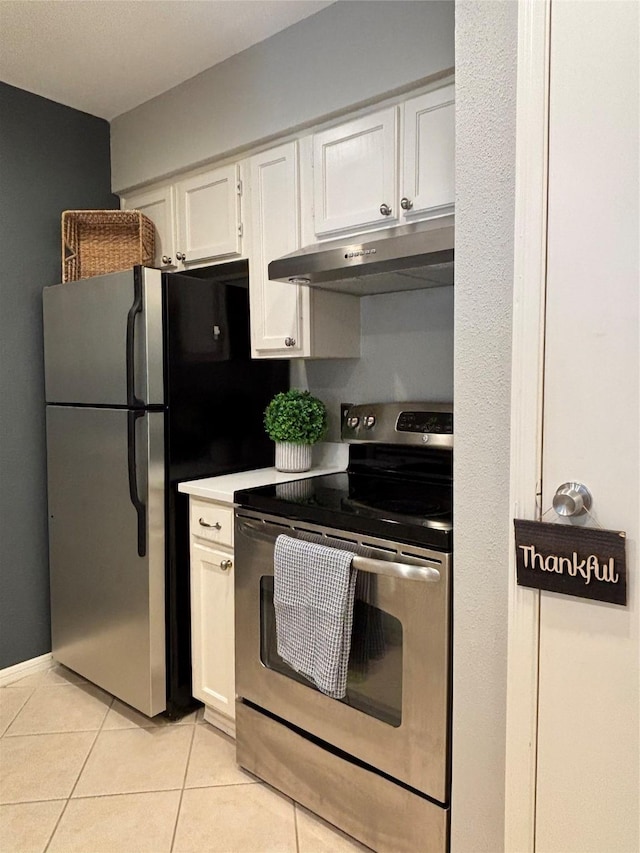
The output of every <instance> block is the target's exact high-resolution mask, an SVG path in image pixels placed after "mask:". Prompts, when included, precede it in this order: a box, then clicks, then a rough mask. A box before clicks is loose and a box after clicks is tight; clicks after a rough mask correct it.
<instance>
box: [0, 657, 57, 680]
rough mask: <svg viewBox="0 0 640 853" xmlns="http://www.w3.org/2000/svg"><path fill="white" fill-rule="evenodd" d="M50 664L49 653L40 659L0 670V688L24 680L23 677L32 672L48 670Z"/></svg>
mask: <svg viewBox="0 0 640 853" xmlns="http://www.w3.org/2000/svg"><path fill="white" fill-rule="evenodd" d="M52 664H53V658H52V656H51V652H49V653H48V654H46V655H40V657H37V658H31V660H24V661H22V663H16V664H14V665H13V666H7V667H5V668H4V669H0V687H5V686H6V685H7V684H11V682H12V681H18V680H19V679H20V678H24V677H25V675H33V674H34V672H40V670H43V669H49V667H50V666H51V665H52Z"/></svg>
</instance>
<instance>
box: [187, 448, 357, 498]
mask: <svg viewBox="0 0 640 853" xmlns="http://www.w3.org/2000/svg"><path fill="white" fill-rule="evenodd" d="M313 450H314V460H313V467H312V468H310V469H309V471H300V472H298V473H285V472H283V471H277V470H276V469H275V468H258V469H257V470H254V471H239V472H238V473H237V474H222V475H221V476H219V477H205V478H203V479H201V480H187V481H186V482H184V483H179V485H178V491H179V492H185V493H186V494H188V495H192V496H193V497H197V498H204V499H205V500H210V501H220V502H222V503H233V495H234V492H238V491H240V489H252V488H255V487H257V486H270V485H273V484H275V483H289V482H291V481H292V480H303V479H305V478H306V477H319V476H321V475H322V474H335V473H336V472H338V471H344V470H345V469H346V467H347V462H348V447H347V445H346V444H339V443H330V442H324V443H323V444H319V445H317V446H316V447H314V448H313Z"/></svg>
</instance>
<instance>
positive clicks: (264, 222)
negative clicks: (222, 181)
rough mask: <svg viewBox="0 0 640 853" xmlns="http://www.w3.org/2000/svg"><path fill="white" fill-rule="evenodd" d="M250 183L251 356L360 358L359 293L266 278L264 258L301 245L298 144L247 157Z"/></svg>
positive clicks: (266, 260)
mask: <svg viewBox="0 0 640 853" xmlns="http://www.w3.org/2000/svg"><path fill="white" fill-rule="evenodd" d="M249 184H250V199H249V207H250V211H251V213H250V218H249V221H250V224H251V249H250V252H249V273H250V275H249V287H250V300H251V343H252V354H253V356H254V358H283V357H284V358H293V357H296V356H297V357H302V358H357V357H359V355H360V301H359V299H358V297H356V296H351V295H348V294H344V293H331V292H329V291H319V290H315V289H313V288H308V287H305V286H304V285H299V284H288V283H284V282H279V281H270V280H269V275H268V266H269V262H270V261H273V260H275V259H276V258H279V257H281V256H282V255H286V254H289V253H290V252H294V251H296V250H297V249H299V248H300V190H299V185H298V147H297V143H296V142H289V143H286V144H285V145H279V146H278V147H277V148H272V149H270V150H269V151H263V152H262V153H261V154H257V155H256V156H255V157H252V158H251V159H250V160H249Z"/></svg>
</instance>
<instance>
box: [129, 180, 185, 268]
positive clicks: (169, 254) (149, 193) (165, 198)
mask: <svg viewBox="0 0 640 853" xmlns="http://www.w3.org/2000/svg"><path fill="white" fill-rule="evenodd" d="M122 209H123V210H139V211H140V212H141V213H144V215H145V216H148V217H149V219H150V220H151V221H152V222H153V224H154V225H155V229H156V254H155V260H154V265H155V266H156V267H159V268H161V269H166V270H172V269H176V267H178V266H179V262H178V260H177V259H176V246H175V239H176V230H175V229H176V217H175V204H174V196H173V187H172V186H170V185H167V186H164V187H158V188H157V189H154V190H146V191H144V192H140V193H135V194H134V195H128V196H126V198H123V199H122Z"/></svg>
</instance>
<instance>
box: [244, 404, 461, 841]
mask: <svg viewBox="0 0 640 853" xmlns="http://www.w3.org/2000/svg"><path fill="white" fill-rule="evenodd" d="M342 436H343V439H344V440H345V441H348V442H350V444H351V446H350V449H349V450H350V456H349V466H348V470H347V471H346V472H345V473H341V474H333V475H329V476H321V477H310V478H308V479H303V480H298V481H294V482H290V483H284V484H279V485H276V486H267V487H260V488H257V489H248V490H245V491H241V492H237V493H236V496H235V500H236V503H238V504H239V505H240V506H239V508H238V509H237V510H236V538H235V549H236V566H237V569H236V692H237V694H238V699H237V709H236V714H237V716H236V726H237V760H238V763H239V764H240V765H241V766H242V767H245V768H246V769H247V770H249V771H250V772H252V773H254V774H255V775H257V776H259V777H260V778H262V779H264V780H265V781H267V782H269V783H270V784H271V785H273V786H274V787H275V788H278V789H279V790H281V791H283V792H284V793H285V794H287V795H288V796H290V797H292V798H293V799H294V800H296V801H297V802H299V803H301V804H302V805H304V806H306V807H308V808H310V809H311V810H312V811H315V812H316V813H318V814H320V815H322V816H323V817H324V818H326V819H327V820H329V821H330V822H331V823H333V824H335V825H336V826H339V827H340V828H342V829H343V830H345V831H346V832H348V833H349V834H351V835H353V836H355V837H356V838H358V839H360V840H361V841H362V842H364V843H365V844H367V845H369V846H370V847H372V848H373V849H375V850H378V851H393V853H401V851H407V853H408V852H409V851H411V853H415V851H429V853H432V851H434V853H436V852H437V853H442V851H446V850H447V849H448V835H449V798H450V779H449V776H450V684H451V678H450V669H451V664H450V646H451V582H452V578H451V571H452V564H451V540H452V448H453V415H452V409H451V406H450V405H445V404H435V403H402V404H400V403H385V404H377V405H360V406H352V407H350V408H349V409H347V411H346V412H345V414H344V420H343V428H342ZM283 533H284V534H286V535H287V536H289V537H293V538H302V539H311V540H312V541H317V542H322V543H323V544H325V545H329V546H331V547H336V548H338V549H343V550H344V549H346V550H350V551H354V552H355V554H356V556H354V558H353V568H354V569H355V570H357V573H358V579H357V584H356V597H355V604H354V611H353V629H352V635H351V651H350V656H349V668H348V678H347V689H346V695H345V697H344V698H343V699H332V698H330V697H329V696H327V695H325V694H324V693H321V692H320V691H319V690H318V689H316V687H315V686H314V685H313V683H312V682H310V681H308V680H307V679H306V678H305V677H304V676H303V675H301V674H299V673H298V672H296V671H294V670H293V669H292V668H291V667H290V666H289V665H288V664H287V663H286V662H285V661H284V660H283V659H282V658H281V657H280V656H279V655H278V652H277V641H276V627H275V625H276V620H275V615H274V604H273V590H274V578H273V574H274V568H273V563H274V545H275V541H276V539H277V537H278V536H279V535H280V534H283Z"/></svg>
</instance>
